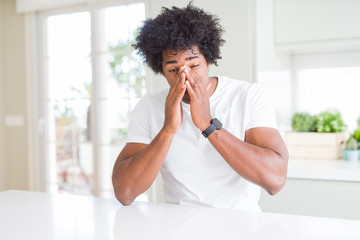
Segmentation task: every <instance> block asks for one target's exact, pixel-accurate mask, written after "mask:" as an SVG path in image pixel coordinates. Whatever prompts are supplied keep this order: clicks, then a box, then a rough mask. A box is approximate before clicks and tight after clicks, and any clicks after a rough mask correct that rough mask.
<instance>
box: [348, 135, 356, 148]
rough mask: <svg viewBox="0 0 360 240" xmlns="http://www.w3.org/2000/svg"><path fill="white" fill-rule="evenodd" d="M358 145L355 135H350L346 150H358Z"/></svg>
mask: <svg viewBox="0 0 360 240" xmlns="http://www.w3.org/2000/svg"><path fill="white" fill-rule="evenodd" d="M357 148H358V145H357V141H356V139H355V138H354V136H350V137H349V139H348V140H347V141H346V150H357Z"/></svg>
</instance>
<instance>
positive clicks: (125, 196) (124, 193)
mask: <svg viewBox="0 0 360 240" xmlns="http://www.w3.org/2000/svg"><path fill="white" fill-rule="evenodd" d="M114 190H115V197H116V199H117V200H118V201H119V202H120V203H121V204H122V205H123V206H129V205H131V204H132V203H133V202H134V198H133V197H132V196H131V195H132V194H131V193H130V191H129V190H116V189H115V187H114Z"/></svg>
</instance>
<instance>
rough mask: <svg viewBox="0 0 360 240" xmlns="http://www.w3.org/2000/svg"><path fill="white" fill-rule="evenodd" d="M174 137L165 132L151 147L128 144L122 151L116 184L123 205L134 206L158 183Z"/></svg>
mask: <svg viewBox="0 0 360 240" xmlns="http://www.w3.org/2000/svg"><path fill="white" fill-rule="evenodd" d="M172 138H173V135H172V134H169V133H168V132H166V131H163V130H162V131H160V132H159V134H158V135H157V136H156V137H155V138H154V140H153V141H152V142H151V143H150V144H149V145H146V144H141V143H128V144H126V146H125V147H124V148H123V150H122V151H121V152H120V154H119V156H118V158H117V160H116V162H115V165H114V170H113V176H112V181H113V186H114V191H115V196H116V198H117V199H118V200H119V201H120V202H121V203H122V204H123V205H130V204H131V203H132V202H133V201H134V199H135V198H136V197H137V196H138V195H140V194H141V193H143V192H145V191H146V190H147V189H148V188H149V187H150V186H151V184H152V183H153V182H154V180H155V178H156V176H157V174H158V172H159V170H160V167H161V165H162V163H163V161H164V159H165V156H166V154H167V152H168V150H169V147H170V143H171V141H172Z"/></svg>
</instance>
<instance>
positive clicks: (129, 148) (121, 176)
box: [112, 74, 186, 205]
mask: <svg viewBox="0 0 360 240" xmlns="http://www.w3.org/2000/svg"><path fill="white" fill-rule="evenodd" d="M185 90H186V87H185V74H180V75H179V76H177V77H176V78H175V79H174V80H173V81H172V82H171V83H170V90H169V94H168V96H167V98H166V102H165V121H164V127H163V128H162V129H161V130H160V132H159V133H158V135H157V136H156V137H155V138H154V139H153V140H152V142H151V143H150V144H149V145H146V144H141V143H128V144H126V146H125V147H124V149H123V150H122V151H121V152H120V154H119V156H118V158H117V160H116V162H115V165H114V170H113V175H112V181H113V186H114V191H115V196H116V198H117V199H118V200H119V201H120V202H121V203H122V204H123V205H130V204H131V203H132V202H133V201H134V199H135V198H136V197H137V196H138V195H140V194H141V193H143V192H145V191H146V190H147V189H148V188H149V187H150V186H151V184H152V183H153V182H154V180H155V178H156V176H157V174H158V173H159V170H160V168H161V165H162V164H163V162H164V159H165V157H166V154H167V153H168V151H169V148H170V144H171V141H172V139H173V137H174V136H175V134H176V132H177V131H178V129H179V128H180V126H181V123H182V108H181V99H182V97H183V96H184V93H185Z"/></svg>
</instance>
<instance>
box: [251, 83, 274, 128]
mask: <svg viewBox="0 0 360 240" xmlns="http://www.w3.org/2000/svg"><path fill="white" fill-rule="evenodd" d="M246 101H247V109H248V117H247V120H248V121H247V125H246V130H248V129H250V128H255V127H270V128H275V129H278V126H277V122H276V114H275V108H274V105H273V103H272V101H271V99H270V97H269V96H268V94H267V93H266V92H265V91H264V88H263V86H261V85H260V84H252V86H251V87H250V88H249V92H248V96H247V100H246Z"/></svg>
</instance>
